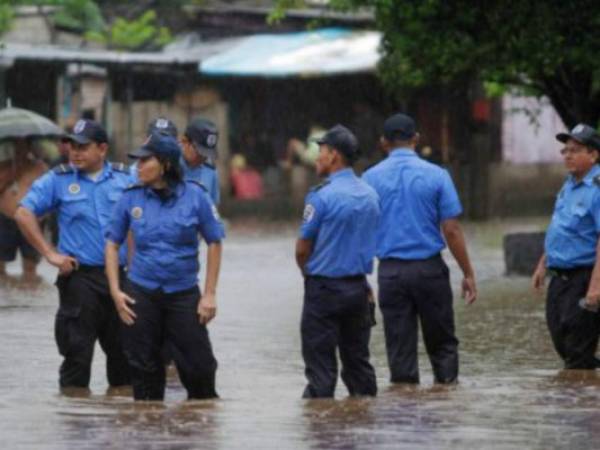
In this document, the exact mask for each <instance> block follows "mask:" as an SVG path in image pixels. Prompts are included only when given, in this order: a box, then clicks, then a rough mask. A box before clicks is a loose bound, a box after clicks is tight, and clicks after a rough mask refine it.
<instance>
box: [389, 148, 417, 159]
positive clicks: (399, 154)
mask: <svg viewBox="0 0 600 450" xmlns="http://www.w3.org/2000/svg"><path fill="white" fill-rule="evenodd" d="M390 156H393V157H396V158H406V157H416V156H417V152H415V151H414V150H413V149H412V148H408V147H398V148H395V149H394V150H392V151H391V152H390Z"/></svg>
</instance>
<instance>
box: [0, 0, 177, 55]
mask: <svg viewBox="0 0 600 450" xmlns="http://www.w3.org/2000/svg"><path fill="white" fill-rule="evenodd" d="M107 3H110V2H107V1H101V0H100V1H94V0H0V34H2V33H4V32H5V31H7V30H8V29H9V28H10V26H11V22H12V19H13V18H14V8H15V7H17V6H25V5H29V6H39V7H42V6H55V7H57V10H56V12H55V13H54V14H53V15H52V17H51V19H52V20H53V21H54V23H55V24H56V25H58V26H61V27H65V28H70V29H73V30H77V31H80V32H82V33H84V34H85V36H86V38H87V39H89V40H95V41H98V42H102V43H105V44H106V45H107V46H108V47H109V48H114V49H120V50H141V49H147V48H158V47H161V46H163V45H165V44H166V43H168V42H169V41H170V40H171V39H172V37H171V33H170V31H169V29H168V28H167V27H163V26H161V25H160V24H158V23H157V17H156V13H155V12H154V11H153V10H148V9H146V10H145V11H144V12H142V13H140V14H139V15H138V16H137V17H134V18H133V19H132V20H127V19H126V18H123V17H116V18H115V19H114V20H113V21H112V22H111V23H110V24H107V23H106V21H105V20H104V17H103V14H102V10H101V9H100V6H99V4H102V5H104V4H107ZM121 3H123V2H121ZM150 3H156V4H157V5H158V6H161V7H164V5H163V3H164V2H161V1H158V2H149V1H145V2H144V1H139V2H136V5H137V6H140V5H139V4H143V5H145V6H149V4H150ZM173 3H177V4H178V6H179V7H180V6H181V3H182V2H181V1H180V0H178V1H174V2H173ZM45 15H46V17H47V19H48V20H50V17H48V15H47V14H45Z"/></svg>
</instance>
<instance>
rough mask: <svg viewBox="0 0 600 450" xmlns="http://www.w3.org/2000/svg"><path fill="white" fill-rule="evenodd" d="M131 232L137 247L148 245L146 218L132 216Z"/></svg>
mask: <svg viewBox="0 0 600 450" xmlns="http://www.w3.org/2000/svg"><path fill="white" fill-rule="evenodd" d="M130 229H131V232H132V233H133V239H134V241H135V247H136V248H140V249H141V248H145V247H148V242H149V238H148V226H147V223H146V219H145V218H143V217H142V218H139V219H136V218H134V217H132V218H131V225H130Z"/></svg>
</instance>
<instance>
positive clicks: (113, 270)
mask: <svg viewBox="0 0 600 450" xmlns="http://www.w3.org/2000/svg"><path fill="white" fill-rule="evenodd" d="M119 247H120V245H119V244H117V243H115V242H112V241H106V247H105V248H104V264H105V270H106V278H108V285H109V287H110V295H111V297H112V298H113V301H114V302H115V307H116V309H117V312H118V313H119V317H120V318H121V320H122V321H123V322H124V323H125V324H127V325H133V322H134V321H135V318H136V315H135V313H134V312H133V311H132V310H131V308H130V307H129V305H130V304H131V305H133V304H135V300H134V299H132V298H131V297H129V296H128V295H127V294H125V293H124V292H123V291H122V290H121V286H120V285H119Z"/></svg>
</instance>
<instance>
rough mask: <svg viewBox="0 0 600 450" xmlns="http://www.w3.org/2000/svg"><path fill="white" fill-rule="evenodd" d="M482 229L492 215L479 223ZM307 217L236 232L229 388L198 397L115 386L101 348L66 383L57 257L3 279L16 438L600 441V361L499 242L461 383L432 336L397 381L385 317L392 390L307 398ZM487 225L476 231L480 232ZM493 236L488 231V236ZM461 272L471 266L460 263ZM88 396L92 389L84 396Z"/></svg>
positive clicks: (0, 337) (23, 443) (3, 412)
mask: <svg viewBox="0 0 600 450" xmlns="http://www.w3.org/2000/svg"><path fill="white" fill-rule="evenodd" d="M477 232H478V233H480V232H481V229H480V228H478V229H477ZM294 235H295V233H294V230H293V229H278V230H273V229H271V230H270V232H269V234H266V233H264V234H261V233H259V232H255V231H248V230H244V231H242V232H241V231H239V230H235V229H234V230H233V231H232V232H231V233H230V237H229V238H228V242H227V246H226V247H225V256H224V267H223V273H222V275H223V277H222V279H221V282H220V288H219V293H220V296H219V312H218V317H217V319H216V321H215V322H214V323H213V324H211V326H210V333H211V339H212V341H213V345H214V350H215V354H216V356H217V358H218V359H219V370H218V372H217V384H218V386H217V388H218V392H219V394H220V395H221V399H220V400H213V401H199V402H186V401H185V397H186V395H185V391H184V389H183V388H182V387H181V385H180V384H179V383H178V381H177V378H176V376H174V375H173V374H171V375H170V376H169V381H168V388H167V393H166V401H165V402H164V403H143V404H134V403H133V402H132V401H131V399H130V397H129V393H128V392H126V391H113V390H107V385H106V380H105V377H104V357H103V354H102V352H97V353H96V357H95V360H94V365H93V372H92V383H91V386H90V391H89V392H84V393H81V392H79V393H69V395H61V394H59V389H58V382H57V379H58V374H57V372H58V366H59V364H60V357H59V355H58V354H57V351H56V348H55V344H54V336H53V317H54V313H55V310H56V305H57V294H56V290H55V288H54V286H53V281H54V270H53V269H52V268H50V267H48V266H47V265H42V266H41V268H40V274H41V277H42V282H41V283H39V284H35V285H28V284H24V283H23V282H22V281H21V280H19V279H18V275H16V273H17V272H18V270H19V269H20V265H19V264H18V263H17V264H11V265H9V272H10V273H11V274H12V275H13V277H11V278H8V279H2V280H0V342H1V345H0V359H1V360H2V364H0V436H1V438H2V447H3V448H41V447H43V448H50V449H54V448H56V449H63V448H84V449H85V448H98V447H100V446H106V447H109V448H122V447H125V446H126V447H128V448H163V447H164V448H181V449H184V448H185V449H187V448H219V449H244V450H248V449H253V448H277V449H359V448H361V449H362V448H383V449H386V448H390V449H392V448H393V449H414V448H435V449H438V448H448V449H464V448H469V447H471V448H494V449H504V448H544V449H553V448H557V449H558V448H570V449H587V448H595V447H596V446H597V442H598V440H599V438H600V436H599V435H598V434H599V432H600V431H598V430H600V427H598V426H597V424H598V423H599V422H598V421H599V420H600V409H599V408H598V405H599V404H600V373H597V372H589V371H562V370H560V368H561V363H560V361H559V359H558V358H557V357H556V355H555V354H554V351H553V349H552V344H551V343H550V340H549V337H548V334H547V330H546V326H545V322H544V313H543V301H542V300H541V299H540V298H536V297H535V296H534V295H532V294H531V293H530V291H529V281H528V280H527V279H522V278H515V279H506V278H503V277H502V272H503V261H502V254H501V252H500V251H499V250H498V249H497V248H496V247H490V246H487V245H486V244H484V243H483V241H477V240H476V239H475V240H474V241H472V242H474V245H473V248H472V249H471V252H472V253H473V255H474V259H475V260H476V264H477V267H478V269H479V279H480V291H481V298H480V300H479V301H478V304H476V305H474V306H472V307H468V308H467V307H464V305H463V304H462V302H461V301H460V299H457V300H456V302H455V305H456V319H457V320H456V321H457V331H458V337H459V339H460V341H461V345H460V352H461V353H460V358H461V374H460V383H459V384H458V385H457V386H450V387H446V386H434V385H433V383H432V376H431V368H430V366H429V361H428V360H427V357H426V355H425V352H424V349H423V348H421V349H420V369H421V378H422V380H423V383H422V384H421V385H420V386H408V385H394V386H392V385H390V384H389V382H388V375H389V374H388V370H387V367H386V358H385V350H384V344H383V329H382V327H381V320H380V318H378V319H379V325H378V326H377V327H376V328H375V329H374V330H373V341H372V347H371V348H372V355H373V358H372V362H373V364H374V366H375V369H376V371H377V376H378V380H377V381H378V386H379V396H378V397H377V398H375V399H370V398H364V399H363V398H345V395H346V392H345V389H343V387H340V388H339V389H338V391H337V397H338V399H337V400H311V401H304V400H301V399H300V396H301V393H302V390H303V388H304V384H305V380H304V378H303V375H302V371H303V366H302V361H301V357H300V339H299V318H300V310H301V301H302V282H301V279H300V277H299V275H298V273H297V270H296V268H295V266H294V264H293V240H294ZM471 237H473V235H471ZM478 242H479V244H478ZM451 268H452V269H453V276H454V277H455V278H454V286H458V273H459V272H458V270H456V267H455V266H452V264H451ZM81 394H83V395H81Z"/></svg>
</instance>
